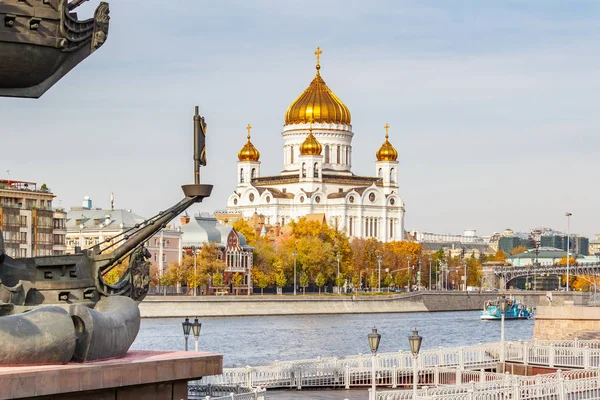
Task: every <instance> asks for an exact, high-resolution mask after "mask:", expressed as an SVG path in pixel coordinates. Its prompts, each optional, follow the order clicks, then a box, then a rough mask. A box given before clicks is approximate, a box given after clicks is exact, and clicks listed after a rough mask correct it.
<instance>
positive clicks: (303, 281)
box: [300, 273, 309, 296]
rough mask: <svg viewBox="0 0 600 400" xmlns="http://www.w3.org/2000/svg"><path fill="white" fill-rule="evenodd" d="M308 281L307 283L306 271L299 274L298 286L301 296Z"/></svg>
mask: <svg viewBox="0 0 600 400" xmlns="http://www.w3.org/2000/svg"><path fill="white" fill-rule="evenodd" d="M308 283H309V278H308V275H307V274H306V273H303V274H302V275H300V286H301V287H302V295H303V296H304V294H305V293H306V287H307V286H308Z"/></svg>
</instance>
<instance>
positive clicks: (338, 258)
mask: <svg viewBox="0 0 600 400" xmlns="http://www.w3.org/2000/svg"><path fill="white" fill-rule="evenodd" d="M335 258H336V259H337V264H338V270H337V278H336V279H335V285H336V286H337V292H338V294H340V286H339V285H340V252H339V251H338V252H337V254H336V255H335Z"/></svg>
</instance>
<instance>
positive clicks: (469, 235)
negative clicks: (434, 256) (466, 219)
mask: <svg viewBox="0 0 600 400" xmlns="http://www.w3.org/2000/svg"><path fill="white" fill-rule="evenodd" d="M410 237H411V239H412V240H415V241H416V242H418V243H420V244H421V245H422V246H423V249H424V251H425V252H428V253H435V252H436V251H439V250H440V249H442V250H443V251H444V254H446V255H447V256H450V257H471V256H475V257H476V258H480V257H481V256H482V255H487V254H493V253H494V252H495V251H494V250H493V249H492V248H491V247H490V245H489V242H488V241H487V240H485V239H484V238H482V237H480V236H477V231H476V230H474V229H468V230H465V231H464V233H463V234H462V235H453V234H446V233H430V232H418V231H414V232H411V233H410Z"/></svg>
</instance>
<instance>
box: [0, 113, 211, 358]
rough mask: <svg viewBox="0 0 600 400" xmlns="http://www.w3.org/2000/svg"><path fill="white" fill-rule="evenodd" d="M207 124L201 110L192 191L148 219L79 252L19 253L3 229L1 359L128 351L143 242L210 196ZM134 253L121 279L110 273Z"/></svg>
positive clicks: (145, 281)
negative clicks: (9, 247)
mask: <svg viewBox="0 0 600 400" xmlns="http://www.w3.org/2000/svg"><path fill="white" fill-rule="evenodd" d="M205 137H206V124H205V122H204V118H202V117H200V116H199V115H198V107H196V112H195V115H194V176H195V179H194V180H195V182H194V184H190V185H184V186H182V189H183V192H184V195H185V197H184V198H183V199H182V200H181V201H179V202H178V203H177V204H175V205H174V206H172V207H170V208H169V209H167V210H165V211H161V212H159V213H158V214H156V215H155V216H153V217H151V218H149V219H147V220H145V221H144V222H143V223H141V224H138V225H136V226H134V227H133V228H131V229H129V230H127V231H125V232H123V233H122V234H120V235H118V236H115V237H113V238H111V239H109V240H107V242H106V243H104V245H105V246H106V247H102V244H98V245H95V246H94V247H92V248H90V249H86V250H83V251H79V252H77V253H76V254H70V255H59V256H43V257H32V258H22V259H13V258H11V257H9V256H8V255H6V254H5V253H4V251H3V250H4V248H3V244H2V243H3V242H2V233H1V232H0V343H2V346H0V365H25V364H48V363H66V362H69V361H80V362H82V361H92V360H101V359H107V358H113V357H122V356H124V355H125V354H126V353H127V350H128V349H129V347H130V346H131V344H132V343H133V341H134V340H135V338H136V336H137V333H138V331H139V327H140V313H139V309H138V305H137V303H139V302H141V301H142V300H143V299H144V297H145V296H146V293H147V292H148V288H149V285H150V262H149V261H148V260H147V259H148V258H149V253H148V250H147V249H146V248H145V247H144V243H145V242H146V241H147V240H148V239H149V238H150V237H152V236H153V235H154V234H156V233H157V232H158V231H160V230H161V229H162V228H164V227H166V224H167V223H168V222H169V221H171V220H172V219H173V218H175V217H176V216H177V215H179V214H181V213H182V212H183V211H184V210H186V209H187V208H188V207H189V206H191V205H192V204H194V203H197V202H201V201H202V200H203V199H204V198H206V197H208V196H210V194H211V191H212V188H213V186H212V185H206V184H200V167H201V166H204V165H206V155H205ZM126 258H129V266H128V268H127V269H126V270H125V272H124V274H123V275H122V277H121V278H120V280H119V281H118V282H117V283H116V284H113V285H111V284H108V283H107V282H106V281H105V280H104V275H105V274H106V273H108V271H110V270H111V269H112V268H114V267H115V266H116V265H118V264H120V263H121V262H123V260H125V259H126Z"/></svg>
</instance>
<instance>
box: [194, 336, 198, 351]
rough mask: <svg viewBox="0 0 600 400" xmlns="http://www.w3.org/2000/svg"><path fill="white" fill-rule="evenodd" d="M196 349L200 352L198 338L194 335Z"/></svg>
mask: <svg viewBox="0 0 600 400" xmlns="http://www.w3.org/2000/svg"><path fill="white" fill-rule="evenodd" d="M194 350H195V351H196V352H198V338H197V337H196V336H194Z"/></svg>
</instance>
